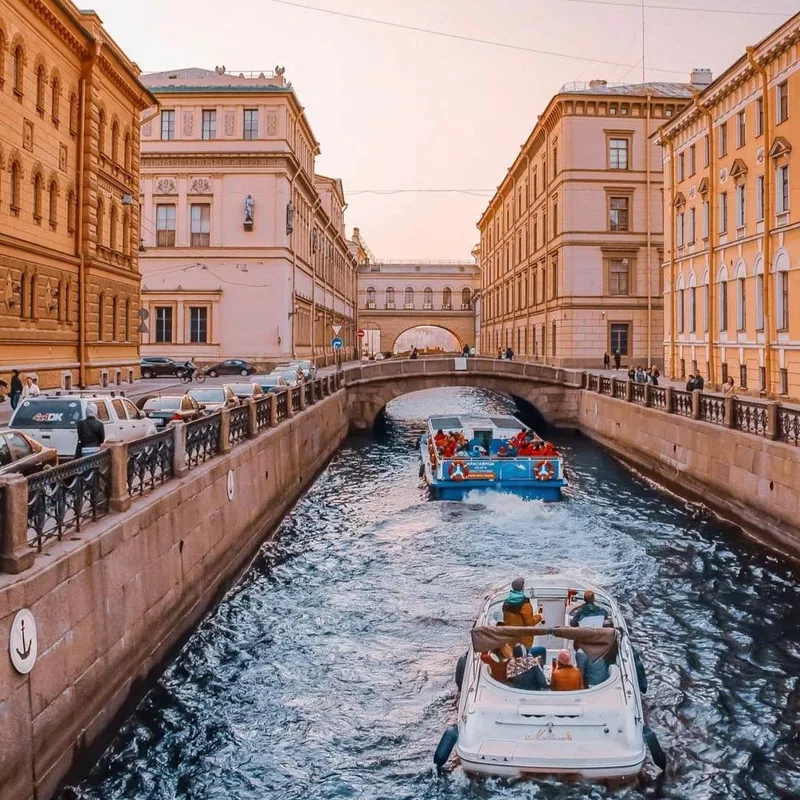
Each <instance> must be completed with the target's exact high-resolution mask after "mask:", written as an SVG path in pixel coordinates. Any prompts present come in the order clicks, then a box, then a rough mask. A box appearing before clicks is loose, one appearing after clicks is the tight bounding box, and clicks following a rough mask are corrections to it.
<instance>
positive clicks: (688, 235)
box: [686, 208, 695, 244]
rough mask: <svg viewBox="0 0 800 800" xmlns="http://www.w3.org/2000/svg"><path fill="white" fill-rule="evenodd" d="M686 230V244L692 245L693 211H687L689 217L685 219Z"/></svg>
mask: <svg viewBox="0 0 800 800" xmlns="http://www.w3.org/2000/svg"><path fill="white" fill-rule="evenodd" d="M687 224H688V230H687V232H686V242H687V243H688V244H694V240H695V209H694V208H690V209H689V216H688V217H687Z"/></svg>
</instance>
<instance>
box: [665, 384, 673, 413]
mask: <svg viewBox="0 0 800 800" xmlns="http://www.w3.org/2000/svg"><path fill="white" fill-rule="evenodd" d="M664 411H666V412H667V414H671V413H672V387H671V386H665V387H664Z"/></svg>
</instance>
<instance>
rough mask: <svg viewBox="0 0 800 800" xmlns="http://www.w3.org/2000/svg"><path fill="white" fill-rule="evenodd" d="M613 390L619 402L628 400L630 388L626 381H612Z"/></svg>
mask: <svg viewBox="0 0 800 800" xmlns="http://www.w3.org/2000/svg"><path fill="white" fill-rule="evenodd" d="M611 388H612V390H613V392H614V397H616V398H617V400H627V399H628V387H627V385H626V383H625V381H618V380H612V381H611Z"/></svg>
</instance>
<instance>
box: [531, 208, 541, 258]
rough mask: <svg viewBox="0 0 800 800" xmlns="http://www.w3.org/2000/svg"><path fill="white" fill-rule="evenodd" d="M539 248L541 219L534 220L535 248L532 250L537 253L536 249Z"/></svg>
mask: <svg viewBox="0 0 800 800" xmlns="http://www.w3.org/2000/svg"><path fill="white" fill-rule="evenodd" d="M538 247H539V219H538V217H534V218H533V247H532V248H531V250H532V252H534V253H535V252H536V249H537V248H538Z"/></svg>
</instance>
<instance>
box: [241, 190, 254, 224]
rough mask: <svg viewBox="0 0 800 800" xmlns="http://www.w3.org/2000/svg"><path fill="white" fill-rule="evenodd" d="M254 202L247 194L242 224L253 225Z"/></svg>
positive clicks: (251, 196)
mask: <svg viewBox="0 0 800 800" xmlns="http://www.w3.org/2000/svg"><path fill="white" fill-rule="evenodd" d="M255 207H256V201H255V200H253V195H251V194H248V195H247V197H245V199H244V224H245V225H252V224H253V214H254V213H255Z"/></svg>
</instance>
